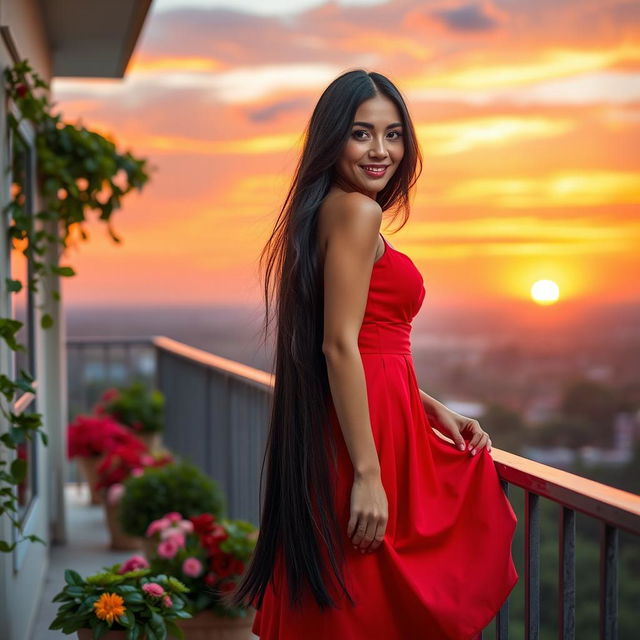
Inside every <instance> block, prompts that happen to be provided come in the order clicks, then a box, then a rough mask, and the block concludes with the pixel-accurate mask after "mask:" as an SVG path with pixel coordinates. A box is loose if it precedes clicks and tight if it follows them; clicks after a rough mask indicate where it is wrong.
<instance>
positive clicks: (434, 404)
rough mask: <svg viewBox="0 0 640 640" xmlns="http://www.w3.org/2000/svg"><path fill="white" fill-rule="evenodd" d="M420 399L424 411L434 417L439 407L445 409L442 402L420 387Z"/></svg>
mask: <svg viewBox="0 0 640 640" xmlns="http://www.w3.org/2000/svg"><path fill="white" fill-rule="evenodd" d="M420 399H421V400H422V406H423V407H424V410H425V412H426V413H427V414H428V415H430V416H433V417H435V415H436V412H437V411H439V410H441V409H446V408H447V407H445V406H444V405H443V404H442V402H439V401H438V400H436V399H435V398H433V397H432V396H430V395H429V394H428V393H425V392H424V391H423V390H422V389H420Z"/></svg>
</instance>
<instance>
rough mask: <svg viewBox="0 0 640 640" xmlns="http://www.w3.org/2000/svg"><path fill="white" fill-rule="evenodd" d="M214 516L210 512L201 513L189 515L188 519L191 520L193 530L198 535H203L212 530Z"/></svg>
mask: <svg viewBox="0 0 640 640" xmlns="http://www.w3.org/2000/svg"><path fill="white" fill-rule="evenodd" d="M215 519H216V518H215V516H214V515H212V514H210V513H203V514H202V515H199V516H191V517H190V518H189V520H191V522H193V531H194V533H195V534H196V535H198V536H204V535H207V534H209V533H211V532H212V531H213V527H214V523H215Z"/></svg>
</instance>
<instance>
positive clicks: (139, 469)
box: [131, 467, 144, 478]
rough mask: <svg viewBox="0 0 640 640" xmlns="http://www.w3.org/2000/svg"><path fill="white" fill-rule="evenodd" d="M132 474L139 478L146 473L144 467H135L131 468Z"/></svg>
mask: <svg viewBox="0 0 640 640" xmlns="http://www.w3.org/2000/svg"><path fill="white" fill-rule="evenodd" d="M131 475H132V476H133V477H134V478H139V477H140V476H142V475H144V469H143V468H142V467H136V468H135V469H131Z"/></svg>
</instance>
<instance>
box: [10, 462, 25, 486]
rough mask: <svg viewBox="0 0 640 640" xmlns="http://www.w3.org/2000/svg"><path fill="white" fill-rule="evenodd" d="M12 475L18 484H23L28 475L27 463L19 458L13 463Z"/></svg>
mask: <svg viewBox="0 0 640 640" xmlns="http://www.w3.org/2000/svg"><path fill="white" fill-rule="evenodd" d="M11 473H12V474H13V477H14V478H15V479H16V480H17V481H18V482H23V481H24V478H25V476H26V475H27V461H26V460H23V459H22V458H17V459H16V460H14V461H13V462H12V463H11Z"/></svg>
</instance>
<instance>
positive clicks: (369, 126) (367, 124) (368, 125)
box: [352, 120, 402, 129]
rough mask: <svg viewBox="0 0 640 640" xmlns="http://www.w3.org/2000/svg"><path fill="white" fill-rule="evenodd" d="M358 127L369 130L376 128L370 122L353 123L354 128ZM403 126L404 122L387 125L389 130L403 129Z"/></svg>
mask: <svg viewBox="0 0 640 640" xmlns="http://www.w3.org/2000/svg"><path fill="white" fill-rule="evenodd" d="M356 125H360V126H361V127H367V129H375V126H374V125H372V124H371V123H370V122H361V121H359V120H358V121H356V122H354V123H353V125H352V126H354V127H355V126H356ZM401 126H402V122H392V123H391V124H389V125H387V127H386V128H387V129H391V128H392V127H401Z"/></svg>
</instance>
